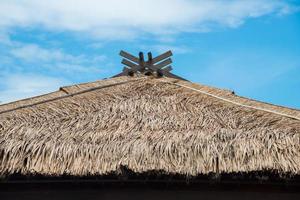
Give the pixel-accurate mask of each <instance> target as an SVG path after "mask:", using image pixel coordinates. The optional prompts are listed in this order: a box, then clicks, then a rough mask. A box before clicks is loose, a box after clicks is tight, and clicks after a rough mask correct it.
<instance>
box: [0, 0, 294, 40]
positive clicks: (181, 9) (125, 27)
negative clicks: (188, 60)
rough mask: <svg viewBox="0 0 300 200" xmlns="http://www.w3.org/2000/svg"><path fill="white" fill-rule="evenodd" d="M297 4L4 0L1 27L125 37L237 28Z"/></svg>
mask: <svg viewBox="0 0 300 200" xmlns="http://www.w3.org/2000/svg"><path fill="white" fill-rule="evenodd" d="M294 10H295V6H293V5H290V4H289V3H287V2H284V1H279V0H244V1H238V0H230V1H228V0H226V1H225V0H223V1H222V0H200V1H195V0H164V1H161V0H143V1H140V0H109V1H107V0H60V1H40V0H21V1H20V0H2V1H1V3H0V27H2V28H3V27H6V28H8V27H35V26H39V27H44V28H45V29H47V30H52V31H70V32H80V33H87V34H88V35H90V36H93V37H96V38H97V37H98V38H110V39H122V38H123V39H124V38H135V37H138V36H141V35H143V34H149V33H150V34H154V35H159V36H161V35H170V34H171V35H172V34H176V33H181V32H195V31H196V32H198V31H207V30H210V27H211V25H213V26H212V27H215V26H225V27H237V26H239V25H241V24H243V23H244V21H245V20H246V19H248V18H256V17H260V16H264V15H268V14H272V13H275V14H280V15H283V14H287V13H290V12H293V11H294Z"/></svg>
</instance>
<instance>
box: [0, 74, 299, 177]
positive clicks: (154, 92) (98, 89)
mask: <svg viewBox="0 0 300 200" xmlns="http://www.w3.org/2000/svg"><path fill="white" fill-rule="evenodd" d="M226 100H229V101H226ZM234 102H236V103H234ZM299 119H300V111H299V110H295V109H289V108H284V107H279V106H274V105H270V104H265V103H261V102H257V101H254V100H250V99H246V98H242V97H238V96H236V95H234V94H232V93H231V92H230V91H227V90H221V89H216V88H212V87H207V86H202V85H198V84H193V83H189V82H185V81H178V80H175V79H168V78H161V79H156V78H152V77H131V78H130V77H119V78H113V79H107V80H102V81H96V82H94V83H87V84H80V85H74V86H70V87H63V88H61V89H60V90H59V91H57V92H54V93H51V94H48V95H44V96H39V97H35V98H31V99H26V100H21V101H18V102H14V103H10V104H6V105H2V106H0V174H2V176H5V175H9V174H13V173H22V174H43V175H54V176H59V175H62V174H69V175H102V174H107V173H111V172H116V171H118V169H119V168H120V166H127V167H128V168H129V169H131V170H133V171H134V172H146V171H149V170H162V171H165V172H167V173H178V174H186V175H191V176H193V175H197V174H207V173H211V172H213V173H223V172H226V173H230V172H251V171H263V170H271V171H276V172H278V173H291V174H300V120H299Z"/></svg>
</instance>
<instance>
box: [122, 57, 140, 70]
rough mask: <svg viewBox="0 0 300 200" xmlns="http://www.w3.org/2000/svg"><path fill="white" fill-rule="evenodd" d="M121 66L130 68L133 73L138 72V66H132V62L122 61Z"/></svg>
mask: <svg viewBox="0 0 300 200" xmlns="http://www.w3.org/2000/svg"><path fill="white" fill-rule="evenodd" d="M122 64H124V65H126V66H128V67H130V68H131V69H132V70H133V71H138V70H139V69H140V66H139V65H136V64H134V63H132V62H130V61H128V60H126V59H123V60H122Z"/></svg>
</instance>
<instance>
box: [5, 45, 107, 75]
mask: <svg viewBox="0 0 300 200" xmlns="http://www.w3.org/2000/svg"><path fill="white" fill-rule="evenodd" d="M8 48H10V54H11V55H12V56H13V57H15V58H17V59H18V60H21V61H23V62H29V63H33V64H34V65H37V67H38V66H39V67H47V68H48V69H50V70H51V69H55V70H61V71H62V72H64V73H74V72H89V73H95V72H97V73H99V72H100V71H101V70H102V69H100V68H99V67H97V66H96V65H98V64H99V63H103V61H105V60H106V56H105V55H91V56H88V55H85V54H80V55H72V54H68V53H66V52H64V51H63V50H61V49H51V48H50V49H48V48H43V47H41V46H39V45H37V44H25V43H16V44H14V45H12V46H10V47H8Z"/></svg>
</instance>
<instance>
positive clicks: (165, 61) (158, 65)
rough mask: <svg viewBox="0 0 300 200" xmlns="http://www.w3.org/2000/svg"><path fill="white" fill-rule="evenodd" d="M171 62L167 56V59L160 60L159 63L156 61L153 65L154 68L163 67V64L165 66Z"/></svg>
mask: <svg viewBox="0 0 300 200" xmlns="http://www.w3.org/2000/svg"><path fill="white" fill-rule="evenodd" d="M171 63H172V59H171V58H168V59H166V60H164V61H162V62H161V63H158V64H157V65H154V68H156V69H161V68H163V67H165V66H167V65H169V64H171Z"/></svg>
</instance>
